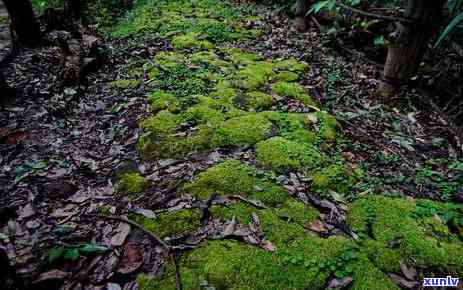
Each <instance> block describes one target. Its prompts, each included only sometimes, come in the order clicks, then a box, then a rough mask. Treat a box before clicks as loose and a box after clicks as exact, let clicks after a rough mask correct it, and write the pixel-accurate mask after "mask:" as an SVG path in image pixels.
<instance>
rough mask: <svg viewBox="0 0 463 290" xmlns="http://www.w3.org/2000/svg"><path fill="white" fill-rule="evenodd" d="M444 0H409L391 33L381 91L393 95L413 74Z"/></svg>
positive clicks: (383, 94)
mask: <svg viewBox="0 0 463 290" xmlns="http://www.w3.org/2000/svg"><path fill="white" fill-rule="evenodd" d="M443 3H444V1H443V0H408V1H407V7H406V8H405V18H406V19H409V20H411V23H398V24H397V28H396V30H395V32H394V33H393V34H392V35H391V45H390V47H389V51H388V55H387V60H386V65H385V67H384V75H383V79H382V80H381V83H380V86H379V88H378V94H379V96H381V97H384V98H390V97H391V96H393V95H395V94H396V93H397V92H398V89H399V87H400V85H401V84H404V83H406V82H408V81H409V80H410V78H411V77H413V76H414V75H415V74H416V72H417V69H418V66H419V64H420V62H421V59H422V57H423V54H424V51H425V48H426V44H427V42H428V41H429V39H430V37H431V36H432V35H433V33H434V32H435V31H436V28H437V25H438V23H439V20H440V18H441V15H442V8H443Z"/></svg>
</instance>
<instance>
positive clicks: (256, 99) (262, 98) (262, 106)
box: [235, 91, 273, 111]
mask: <svg viewBox="0 0 463 290" xmlns="http://www.w3.org/2000/svg"><path fill="white" fill-rule="evenodd" d="M235 104H237V106H238V107H241V108H244V109H246V110H248V111H262V110H266V109H269V108H270V107H271V106H272V105H273V98H272V96H270V95H267V94H265V93H263V92H259V91H253V92H249V93H246V94H242V95H239V96H237V97H236V98H235Z"/></svg>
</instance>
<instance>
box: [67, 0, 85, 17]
mask: <svg viewBox="0 0 463 290" xmlns="http://www.w3.org/2000/svg"><path fill="white" fill-rule="evenodd" d="M64 4H65V11H66V13H67V14H68V15H69V16H71V17H72V18H73V19H74V20H78V19H79V18H80V16H81V15H80V13H81V9H82V7H81V4H80V0H65V1H64Z"/></svg>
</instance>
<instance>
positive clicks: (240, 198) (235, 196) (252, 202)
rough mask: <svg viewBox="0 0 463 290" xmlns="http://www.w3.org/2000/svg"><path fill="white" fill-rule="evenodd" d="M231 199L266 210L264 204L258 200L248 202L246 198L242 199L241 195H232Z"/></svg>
mask: <svg viewBox="0 0 463 290" xmlns="http://www.w3.org/2000/svg"><path fill="white" fill-rule="evenodd" d="M230 197H231V198H235V199H239V200H241V201H244V202H246V203H248V204H250V205H252V206H254V207H256V208H258V209H266V208H268V207H267V206H266V205H265V204H263V203H262V202H261V201H260V200H257V201H255V200H250V199H247V198H244V197H242V196H241V195H238V194H234V195H230Z"/></svg>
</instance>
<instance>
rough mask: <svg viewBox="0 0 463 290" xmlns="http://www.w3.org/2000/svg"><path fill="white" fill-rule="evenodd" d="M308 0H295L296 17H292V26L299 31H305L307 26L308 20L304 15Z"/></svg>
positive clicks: (307, 8) (308, 3)
mask: <svg viewBox="0 0 463 290" xmlns="http://www.w3.org/2000/svg"><path fill="white" fill-rule="evenodd" d="M310 2H311V1H310V0H297V1H296V11H295V15H296V18H295V19H294V27H295V28H296V30H297V31H299V32H306V31H307V29H308V28H309V27H308V26H309V25H308V24H309V23H308V21H307V18H306V17H305V15H306V14H307V11H308V10H309V7H310Z"/></svg>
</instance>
